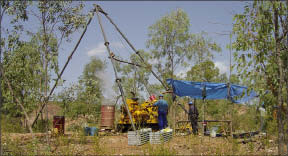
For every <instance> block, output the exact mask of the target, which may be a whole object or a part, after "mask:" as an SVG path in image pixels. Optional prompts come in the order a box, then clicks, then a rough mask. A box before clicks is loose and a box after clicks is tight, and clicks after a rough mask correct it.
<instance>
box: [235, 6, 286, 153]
mask: <svg viewBox="0 0 288 156" xmlns="http://www.w3.org/2000/svg"><path fill="white" fill-rule="evenodd" d="M287 4H288V1H286V2H284V1H254V2H253V4H248V5H247V6H245V11H244V12H243V13H241V14H236V15H235V16H234V20H235V24H234V27H233V33H234V35H235V36H236V41H235V42H234V43H233V48H234V49H235V50H236V53H235V57H234V58H235V59H236V61H237V62H238V65H237V69H238V72H239V73H241V79H242V80H243V81H247V82H249V84H250V87H253V88H254V89H256V90H257V91H259V93H260V95H263V94H264V92H265V90H266V89H269V90H270V91H271V93H272V94H273V96H274V97H276V99H275V101H277V102H276V103H271V104H270V107H272V106H273V105H277V123H278V141H279V142H278V143H279V144H278V154H284V146H283V145H284V135H285V134H284V128H285V127H287V121H286V122H284V117H285V115H284V114H285V111H284V109H287V105H286V106H285V105H284V98H285V97H286V98H288V97H287V94H285V90H286V92H287V89H288V88H287V86H286V87H285V86H284V85H285V81H284V80H285V75H284V73H285V70H286V69H287V66H286V67H285V66H284V65H285V64H286V62H285V58H287V55H288V52H287V45H286V48H283V47H285V45H284V44H285V39H287V33H288V16H287V6H288V5H287ZM286 77H287V75H286ZM286 83H287V82H286ZM260 87H261V88H260ZM272 101H274V100H272ZM287 115H288V114H286V120H287V119H288V118H287ZM286 141H288V140H286ZM286 144H287V142H286ZM287 147H288V146H287Z"/></svg>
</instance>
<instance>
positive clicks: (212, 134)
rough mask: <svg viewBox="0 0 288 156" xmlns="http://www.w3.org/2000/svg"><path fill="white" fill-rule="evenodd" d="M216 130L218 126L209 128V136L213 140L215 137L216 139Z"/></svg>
mask: <svg viewBox="0 0 288 156" xmlns="http://www.w3.org/2000/svg"><path fill="white" fill-rule="evenodd" d="M218 128H219V127H218V126H213V127H211V133H210V136H211V137H212V138H215V137H216V135H217V131H218Z"/></svg>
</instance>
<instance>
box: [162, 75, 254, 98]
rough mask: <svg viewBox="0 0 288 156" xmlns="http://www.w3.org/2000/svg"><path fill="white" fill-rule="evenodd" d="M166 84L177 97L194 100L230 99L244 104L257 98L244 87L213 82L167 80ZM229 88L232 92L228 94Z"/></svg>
mask: <svg viewBox="0 0 288 156" xmlns="http://www.w3.org/2000/svg"><path fill="white" fill-rule="evenodd" d="M166 82H167V83H168V84H169V85H171V86H172V88H173V93H174V94H175V95H177V96H180V97H181V96H190V97H191V98H194V99H208V100H216V99H230V100H231V101H232V102H234V103H244V102H247V101H249V100H251V99H252V98H254V97H257V94H256V93H255V92H254V91H253V90H252V91H250V92H249V94H248V93H247V90H248V88H247V87H244V86H239V85H234V84H230V87H229V85H228V84H226V83H213V82H193V81H184V80H173V79H166ZM228 88H230V91H229V92H228Z"/></svg>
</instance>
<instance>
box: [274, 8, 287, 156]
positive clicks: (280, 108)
mask: <svg viewBox="0 0 288 156" xmlns="http://www.w3.org/2000/svg"><path fill="white" fill-rule="evenodd" d="M277 9H278V8H276V7H275V3H274V6H273V10H274V27H275V31H274V37H275V41H276V47H275V54H276V61H277V64H278V74H279V77H278V86H277V87H278V90H277V93H278V95H277V103H278V104H277V106H278V111H277V124H278V155H283V154H284V143H285V142H284V125H283V124H284V123H283V95H282V88H283V84H284V83H283V81H284V79H283V67H282V66H283V65H282V64H283V62H282V59H281V51H280V40H279V23H278V16H279V14H278V10H277Z"/></svg>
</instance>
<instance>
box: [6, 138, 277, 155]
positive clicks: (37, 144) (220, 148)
mask: <svg viewBox="0 0 288 156" xmlns="http://www.w3.org/2000/svg"><path fill="white" fill-rule="evenodd" d="M254 140H255V142H248V143H246V144H243V143H239V142H240V141H241V140H236V139H230V138H210V137H206V136H205V137H202V136H193V135H190V136H177V137H173V138H172V140H170V141H169V142H168V143H165V144H161V145H150V144H149V143H147V144H145V145H143V146H128V139H127V134H121V135H118V136H100V137H97V136H95V137H93V136H83V134H82V133H68V134H66V135H65V136H59V137H51V138H50V146H49V145H48V144H47V142H46V136H45V134H41V133H37V134H36V138H35V139H34V140H33V139H32V137H31V135H30V134H15V133H14V134H5V135H4V136H3V143H4V146H3V148H4V151H6V154H8V153H10V154H12V155H19V154H22V155H23V154H24V155H59V154H61V155H114V154H117V155H120V154H122V155H271V154H276V152H277V151H276V145H275V144H274V143H273V141H271V140H270V141H269V140H266V139H264V138H254Z"/></svg>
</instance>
